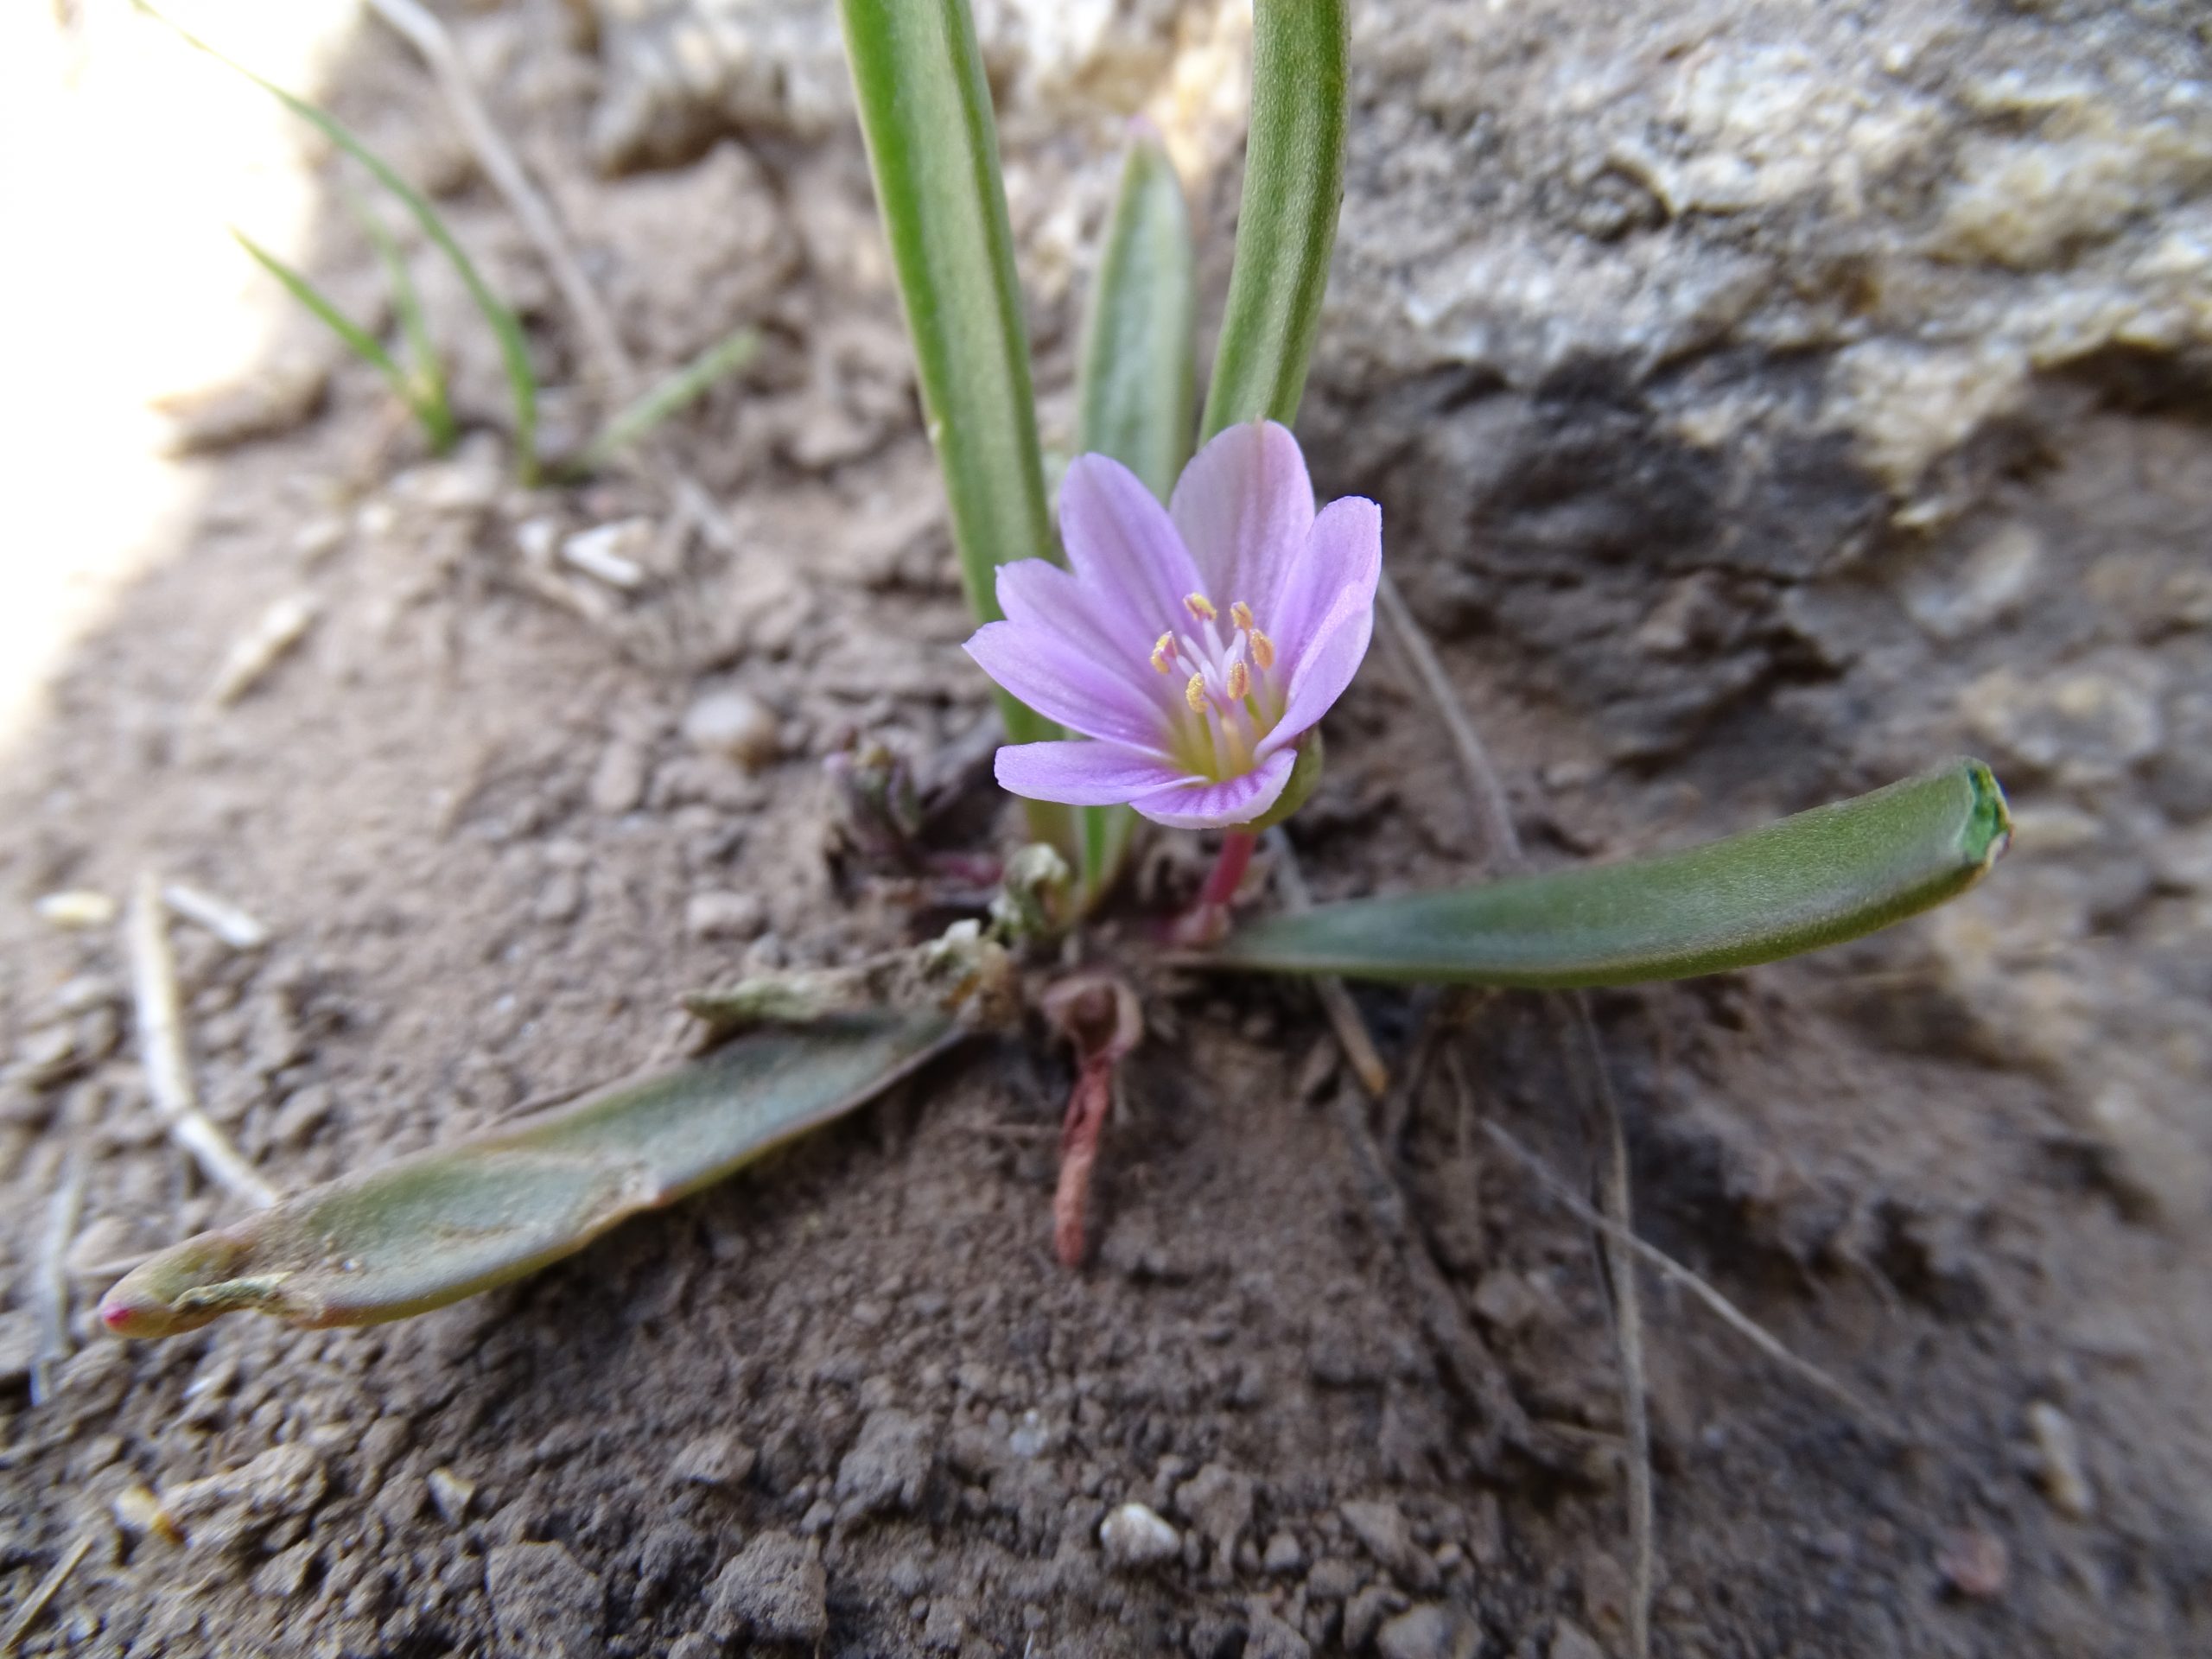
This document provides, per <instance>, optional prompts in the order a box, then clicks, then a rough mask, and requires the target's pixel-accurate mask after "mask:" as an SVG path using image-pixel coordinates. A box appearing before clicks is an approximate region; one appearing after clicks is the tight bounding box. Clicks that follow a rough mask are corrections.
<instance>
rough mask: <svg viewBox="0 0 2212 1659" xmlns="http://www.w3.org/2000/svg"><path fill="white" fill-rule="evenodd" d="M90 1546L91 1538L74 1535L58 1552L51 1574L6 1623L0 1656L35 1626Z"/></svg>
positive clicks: (19, 1641)
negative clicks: (58, 1555)
mask: <svg viewBox="0 0 2212 1659" xmlns="http://www.w3.org/2000/svg"><path fill="white" fill-rule="evenodd" d="M91 1549H92V1534H91V1533H89V1532H83V1533H79V1534H78V1535H77V1541H76V1542H75V1543H73V1544H72V1545H70V1546H69V1548H67V1550H65V1551H63V1552H62V1555H61V1559H60V1560H58V1561H56V1562H55V1563H54V1571H53V1572H51V1573H48V1574H47V1575H46V1576H45V1577H44V1578H42V1579H41V1580H39V1583H38V1588H37V1589H35V1590H34V1591H32V1592H31V1593H30V1596H29V1599H27V1600H26V1601H25V1602H24V1603H23V1605H22V1606H21V1607H18V1608H17V1609H16V1616H15V1618H12V1619H10V1621H9V1622H8V1629H7V1632H6V1634H4V1635H0V1655H5V1654H10V1653H13V1652H14V1651H15V1650H16V1647H17V1645H18V1644H19V1643H22V1639H23V1637H26V1636H28V1635H29V1634H30V1628H31V1626H32V1625H34V1624H37V1623H38V1616H39V1615H40V1614H41V1613H42V1612H44V1611H46V1604H47V1603H48V1602H49V1601H52V1600H53V1599H54V1596H55V1595H56V1594H57V1593H59V1592H60V1589H61V1586H63V1585H65V1584H67V1582H68V1581H69V1575H70V1574H71V1573H74V1572H75V1571H76V1570H77V1563H78V1562H79V1561H81V1560H84V1559H85V1556H86V1554H87V1553H88V1552H89V1551H90V1550H91Z"/></svg>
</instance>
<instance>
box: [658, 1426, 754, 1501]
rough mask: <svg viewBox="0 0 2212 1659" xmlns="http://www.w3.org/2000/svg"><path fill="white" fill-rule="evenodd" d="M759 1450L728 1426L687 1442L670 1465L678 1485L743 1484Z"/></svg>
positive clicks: (724, 1485)
mask: <svg viewBox="0 0 2212 1659" xmlns="http://www.w3.org/2000/svg"><path fill="white" fill-rule="evenodd" d="M759 1460H760V1457H759V1454H758V1453H757V1452H754V1451H753V1448H752V1447H751V1446H747V1444H746V1443H745V1442H744V1441H743V1440H740V1439H739V1438H738V1437H737V1436H736V1435H735V1434H733V1433H730V1432H729V1431H728V1429H712V1430H709V1432H708V1433H704V1434H701V1435H698V1436H696V1437H695V1438H693V1439H692V1440H687V1441H686V1442H684V1444H683V1448H682V1449H681V1450H680V1451H678V1452H677V1454H676V1457H675V1459H674V1460H673V1461H671V1463H670V1465H669V1466H668V1478H670V1479H671V1481H674V1482H675V1483H676V1484H678V1485H692V1486H721V1487H725V1488H734V1487H738V1486H742V1485H743V1484H745V1482H746V1480H747V1478H748V1477H749V1476H750V1475H751V1474H752V1473H753V1465H754V1464H755V1463H757V1462H758V1461H759Z"/></svg>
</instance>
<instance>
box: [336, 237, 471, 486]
mask: <svg viewBox="0 0 2212 1659" xmlns="http://www.w3.org/2000/svg"><path fill="white" fill-rule="evenodd" d="M354 212H355V216H356V217H357V218H359V220H360V222H361V229H362V231H363V232H365V234H366V235H367V237H368V238H369V241H370V243H371V244H372V245H373V246H374V247H375V249H376V251H377V257H378V259H379V260H381V261H382V262H383V264H384V272H385V282H387V283H389V284H391V308H392V310H393V311H394V312H395V313H396V314H397V316H398V318H399V334H400V338H401V339H403V340H405V341H406V342H407V358H408V372H409V376H410V380H411V382H412V384H413V385H414V386H415V388H416V400H415V404H414V407H415V410H416V415H417V416H419V417H420V418H421V419H422V421H423V426H424V428H425V429H426V430H427V431H428V432H429V439H430V448H432V449H433V450H434V451H435V452H436V453H437V454H445V453H446V452H447V451H448V450H449V449H451V448H453V444H454V438H455V437H456V436H457V435H458V433H457V431H456V429H455V428H454V418H453V405H452V404H450V403H448V401H447V398H446V371H445V363H444V361H443V359H441V358H440V357H439V356H438V348H437V346H436V344H435V342H434V341H433V340H431V338H430V324H429V318H428V317H427V316H425V315H424V314H423V302H422V298H421V296H418V295H417V294H416V292H415V278H414V277H413V276H412V275H410V273H409V271H408V269H407V256H406V255H405V254H404V253H403V252H402V251H400V246H399V244H398V242H397V240H396V239H395V238H393V236H392V234H391V232H390V231H389V230H388V229H386V228H385V222H384V220H383V219H380V218H378V216H377V213H376V210H375V209H374V208H372V207H370V206H369V205H368V204H367V203H365V202H357V203H355V204H354Z"/></svg>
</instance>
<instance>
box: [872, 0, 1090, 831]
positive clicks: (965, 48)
mask: <svg viewBox="0 0 2212 1659" xmlns="http://www.w3.org/2000/svg"><path fill="white" fill-rule="evenodd" d="M838 15H839V16H840V19H841V20H842V22H843V25H844V31H845V53H846V56H847V58H848V59H849V61H850V63H851V66H852V72H853V92H854V97H855V101H856V102H857V104H858V105H859V106H860V117H861V132H862V134H863V136H864V137H866V138H867V140H868V163H869V166H870V168H872V170H873V171H874V176H875V198H876V203H877V206H878V207H879V208H880V211H881V213H882V215H883V226H884V232H885V234H886V236H887V238H888V240H889V242H890V245H891V263H892V266H893V270H895V271H896V272H897V273H898V278H899V297H900V299H901V300H902V301H903V302H904V304H905V307H906V328H907V332H908V333H909V334H911V335H912V339H913V342H914V359H915V365H916V369H917V372H918V378H919V380H920V382H921V389H922V409H923V413H924V414H925V416H926V417H927V419H928V422H929V433H930V442H931V443H932V444H934V445H935V446H936V448H937V455H938V466H939V467H941V468H942V469H943V471H944V488H945V495H946V497H947V499H948V501H949V503H950V508H951V513H952V539H953V542H954V543H955V545H956V546H957V548H958V550H959V553H960V573H961V579H962V581H963V583H964V584H965V586H966V588H967V590H968V602H969V606H970V607H971V608H972V609H973V610H974V611H975V613H976V616H977V617H978V618H979V619H980V620H983V621H986V622H988V621H995V620H997V619H998V617H999V615H1000V611H999V604H998V594H997V591H996V577H995V571H996V569H997V568H998V567H999V566H1000V565H1001V564H1004V563H1008V562H1009V561H1012V560H1015V559H1039V558H1051V557H1052V556H1054V548H1053V544H1052V525H1051V520H1050V518H1049V516H1048V514H1047V512H1046V505H1045V479H1044V473H1043V469H1042V467H1041V466H1040V464H1039V456H1038V448H1037V416H1036V410H1035V407H1034V403H1033V394H1032V391H1031V385H1030V373H1029V339H1028V334H1027V331H1026V329H1025V327H1024V325H1023V321H1022V312H1021V295H1020V289H1018V288H1017V287H1016V285H1015V282H1014V233H1013V231H1012V228H1011V227H1010V226H1009V225H1008V223H1007V208H1006V188H1005V185H1004V183H1003V182H1002V181H1001V177H1000V173H999V148H998V133H997V130H996V128H995V125H994V124H993V122H992V117H991V95H990V87H989V85H988V83H987V82H986V81H985V79H984V78H983V59H982V52H981V51H980V50H979V49H978V48H977V46H976V25H975V21H974V19H973V18H971V17H970V16H969V13H968V7H967V4H966V0H839V4H838ZM1000 707H1001V710H1002V711H1003V713H1004V715H1005V720H1006V730H1007V737H1009V738H1010V739H1012V740H1013V741H1014V742H1016V743H1032V742H1036V741H1039V740H1041V739H1046V738H1053V737H1058V735H1060V732H1059V728H1058V727H1057V726H1055V725H1054V724H1053V723H1052V721H1048V720H1046V719H1045V718H1044V716H1042V715H1039V714H1038V713H1036V712H1035V711H1034V710H1033V709H1028V708H1026V707H1024V706H1023V705H1022V704H1021V703H1020V702H1016V701H1015V700H1014V699H1013V698H1011V697H1007V696H1003V695H1001V699H1000ZM1028 805H1029V808H1030V825H1031V829H1032V831H1033V834H1035V836H1037V838H1038V839H1039V840H1040V841H1049V842H1052V843H1053V844H1054V845H1055V846H1058V847H1059V848H1060V849H1063V850H1064V851H1065V852H1067V853H1068V854H1069V855H1070V856H1071V858H1072V857H1073V856H1074V855H1075V854H1076V851H1077V849H1076V848H1075V845H1074V834H1073V829H1072V825H1071V822H1070V820H1069V818H1068V816H1067V811H1066V809H1065V808H1062V807H1052V806H1046V805H1045V804H1042V803H1035V802H1032V803H1028Z"/></svg>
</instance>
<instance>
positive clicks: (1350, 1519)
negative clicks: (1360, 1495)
mask: <svg viewBox="0 0 2212 1659" xmlns="http://www.w3.org/2000/svg"><path fill="white" fill-rule="evenodd" d="M1338 1514H1340V1515H1342V1516H1344V1524H1345V1525H1346V1526H1348V1527H1350V1528H1351V1532H1352V1536H1353V1537H1355V1538H1357V1539H1358V1540H1359V1541H1360V1542H1361V1543H1363V1544H1364V1545H1366V1546H1367V1553H1368V1554H1370V1555H1372V1556H1373V1557H1374V1558H1375V1559H1376V1560H1377V1561H1379V1562H1381V1563H1382V1564H1383V1567H1385V1568H1386V1569H1388V1570H1389V1572H1390V1573H1393V1574H1395V1576H1396V1577H1397V1579H1398V1580H1400V1581H1401V1582H1402V1583H1404V1584H1406V1585H1408V1586H1412V1587H1413V1588H1414V1589H1416V1590H1430V1589H1433V1588H1434V1587H1435V1586H1436V1582H1437V1573H1436V1563H1435V1562H1434V1561H1433V1560H1429V1558H1428V1557H1427V1555H1426V1554H1423V1553H1422V1551H1421V1548H1420V1546H1418V1545H1417V1544H1415V1543H1414V1539H1413V1533H1412V1530H1411V1529H1409V1528H1408V1526H1407V1525H1406V1517H1405V1513H1404V1511H1403V1510H1400V1509H1399V1508H1398V1506H1397V1505H1396V1504H1395V1503H1383V1502H1379V1501H1356V1502H1353V1503H1345V1504H1343V1505H1341V1506H1340V1507H1339V1509H1338Z"/></svg>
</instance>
